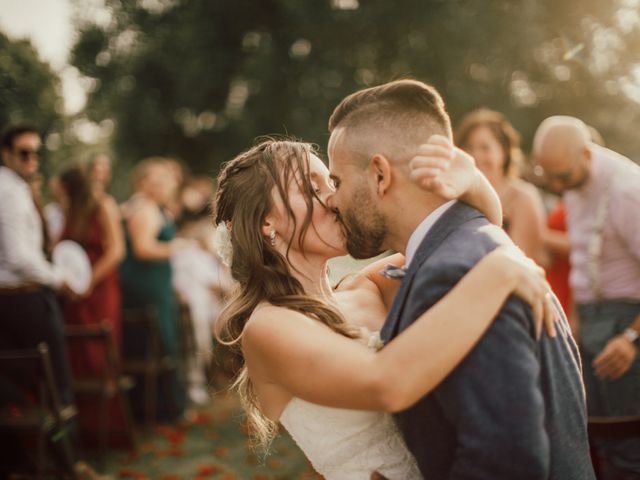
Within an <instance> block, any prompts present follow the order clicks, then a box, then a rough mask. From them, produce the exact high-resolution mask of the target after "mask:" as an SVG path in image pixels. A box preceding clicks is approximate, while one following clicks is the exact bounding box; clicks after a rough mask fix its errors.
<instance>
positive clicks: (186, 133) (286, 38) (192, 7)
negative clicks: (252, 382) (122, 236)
mask: <svg viewBox="0 0 640 480" xmlns="http://www.w3.org/2000/svg"><path fill="white" fill-rule="evenodd" d="M638 3H639V2H638V0H612V1H609V2H601V1H597V0H539V1H537V2H531V1H527V0H485V1H483V2H469V1H465V0H405V1H403V2H381V1H378V2H362V3H360V2H359V0H309V1H305V2H301V1H296V0H263V1H260V2H253V1H250V0H236V1H231V0H217V1H210V0H138V1H130V0H105V4H106V7H107V8H108V10H109V11H110V21H108V22H101V23H95V22H93V20H92V19H91V18H90V17H86V16H85V17H82V16H81V15H80V16H79V20H78V29H79V34H78V40H77V42H76V44H75V46H74V48H73V50H72V52H71V58H70V62H71V64H72V65H74V66H75V67H77V68H78V69H79V70H80V71H81V72H82V74H83V75H85V76H86V77H88V79H89V80H88V83H89V85H90V88H89V97H88V103H87V106H86V110H85V112H83V114H82V115H84V116H86V117H87V118H88V120H90V121H91V122H95V123H96V124H98V125H100V128H102V129H103V130H106V131H109V132H113V133H112V136H111V147H112V148H113V151H114V154H115V156H116V158H117V160H118V162H119V165H120V166H121V168H122V166H129V165H131V164H132V163H135V162H136V161H139V160H140V159H142V158H144V157H145V156H149V155H156V154H163V155H170V156H174V157H176V158H178V159H181V160H182V161H184V162H185V163H186V164H187V165H189V166H190V168H191V170H192V171H193V172H194V173H203V174H215V173H216V172H217V169H218V166H219V165H220V163H221V162H223V161H225V160H228V159H230V158H232V157H233V156H234V155H235V154H237V153H238V152H240V151H241V150H243V149H245V148H247V147H248V146H250V145H251V144H252V143H253V142H254V139H255V138H256V137H258V136H260V135H265V134H289V135H293V136H296V137H299V138H302V139H304V140H307V141H311V142H315V143H317V144H318V145H319V146H320V147H321V148H325V147H326V141H327V138H328V135H327V130H326V122H327V119H328V116H329V114H330V112H331V111H332V109H333V107H334V106H335V105H336V104H337V103H338V102H339V101H340V99H341V98H342V97H344V96H345V95H347V94H349V93H351V92H353V91H355V90H357V89H359V88H362V87H365V86H368V85H374V84H378V83H381V82H385V81H388V80H391V79H394V78H400V77H406V76H411V77H414V78H418V79H421V80H424V81H426V82H429V83H432V84H433V85H435V86H436V88H438V90H439V91H440V92H441V93H442V94H443V96H444V98H445V101H446V103H447V105H448V109H449V111H450V113H451V115H452V117H453V119H454V122H455V120H456V119H459V118H460V117H461V116H462V115H463V114H464V113H466V112H468V111H469V110H471V109H473V108H476V107H480V106H487V107H490V108H493V109H496V110H499V111H502V112H504V113H505V114H506V115H507V116H508V117H509V118H510V119H511V120H512V121H513V123H514V124H515V126H516V127H517V128H518V129H519V130H520V131H521V133H522V134H523V136H524V139H525V147H528V145H529V142H530V140H531V136H532V134H533V132H534V129H535V127H536V126H537V124H538V123H539V122H540V121H541V120H542V119H543V118H545V117H546V116H548V115H552V114H570V115H575V116H578V117H580V118H582V119H584V120H585V121H586V122H588V123H590V124H592V125H593V126H595V127H596V128H598V129H599V130H600V131H601V133H602V134H603V136H604V138H605V140H606V141H607V143H608V144H609V145H611V146H612V147H613V148H614V149H617V150H619V151H621V152H622V153H625V154H627V155H629V156H631V157H632V158H635V159H637V158H638V154H640V138H639V137H638V136H637V135H635V125H637V122H638V120H639V115H640V108H639V107H640V62H639V58H638V57H639V55H640V26H639V25H640V20H639V16H638V11H639V5H638ZM78 5H79V3H78Z"/></svg>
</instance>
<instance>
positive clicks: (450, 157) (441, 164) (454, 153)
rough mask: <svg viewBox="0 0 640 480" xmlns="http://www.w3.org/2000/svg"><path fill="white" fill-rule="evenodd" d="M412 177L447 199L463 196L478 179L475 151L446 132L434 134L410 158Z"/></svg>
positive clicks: (422, 185)
mask: <svg viewBox="0 0 640 480" xmlns="http://www.w3.org/2000/svg"><path fill="white" fill-rule="evenodd" d="M409 169H410V178H411V180H413V181H414V182H415V183H416V184H418V185H419V186H420V187H421V188H423V189H425V190H428V191H430V192H432V193H434V194H435V195H439V196H441V197H443V198H445V199H447V200H453V199H457V198H460V197H461V196H462V195H464V194H465V193H466V192H467V191H468V190H469V189H470V188H472V187H473V186H474V184H475V182H476V175H477V174H478V173H477V169H476V167H475V160H474V159H473V157H472V156H471V155H469V154H468V153H466V152H465V151H463V150H460V149H459V148H457V147H456V146H455V145H453V144H452V143H451V141H450V140H449V139H448V138H447V137H445V136H443V135H432V136H431V137H430V138H429V141H428V142H427V143H424V144H422V145H420V147H418V151H417V152H416V154H415V156H414V157H413V158H412V159H411V161H410V162H409Z"/></svg>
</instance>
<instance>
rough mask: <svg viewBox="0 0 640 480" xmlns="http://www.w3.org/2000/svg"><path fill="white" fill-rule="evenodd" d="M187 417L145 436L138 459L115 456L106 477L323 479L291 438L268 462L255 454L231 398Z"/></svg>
mask: <svg viewBox="0 0 640 480" xmlns="http://www.w3.org/2000/svg"><path fill="white" fill-rule="evenodd" d="M187 417H188V418H187V420H184V421H182V422H181V423H179V424H173V425H167V426H158V427H156V428H155V429H154V431H153V432H151V433H149V434H146V435H141V436H140V437H141V438H140V440H139V442H138V451H137V452H136V453H134V454H131V453H128V452H123V451H114V452H112V453H110V455H109V456H108V458H107V460H106V462H105V468H104V469H103V471H104V473H106V474H108V475H110V476H112V477H113V478H114V479H118V478H130V479H136V480H143V479H148V480H195V479H198V480H204V479H209V478H211V479H224V480H235V479H238V480H276V479H287V480H289V479H291V480H295V479H301V480H302V479H318V478H320V477H319V476H317V474H315V473H314V472H313V470H312V469H311V467H310V466H309V464H308V463H307V461H306V459H305V458H304V455H303V454H302V452H301V451H300V449H299V448H298V447H297V446H296V445H295V444H294V443H293V441H292V440H291V439H290V438H289V437H288V436H287V435H286V433H283V434H281V435H280V436H279V437H278V438H277V439H276V440H275V442H274V443H273V445H272V447H271V449H270V453H269V455H267V456H266V458H257V457H256V456H255V455H254V454H253V453H251V451H250V449H249V447H248V443H247V435H246V433H244V432H243V429H242V428H241V426H240V419H241V413H240V407H239V405H238V401H237V399H236V397H235V396H233V395H232V394H230V393H227V392H222V393H218V394H216V395H215V396H214V398H213V401H212V402H211V405H210V406H208V407H206V408H201V409H197V410H193V411H192V412H190V414H189V415H188V416H187Z"/></svg>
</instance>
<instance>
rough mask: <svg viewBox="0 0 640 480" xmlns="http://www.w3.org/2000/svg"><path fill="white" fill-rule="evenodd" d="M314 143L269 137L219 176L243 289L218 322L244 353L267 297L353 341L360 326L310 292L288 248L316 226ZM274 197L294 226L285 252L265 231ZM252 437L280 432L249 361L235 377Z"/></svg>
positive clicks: (234, 270) (219, 212) (264, 440)
mask: <svg viewBox="0 0 640 480" xmlns="http://www.w3.org/2000/svg"><path fill="white" fill-rule="evenodd" d="M312 153H315V152H314V149H313V147H312V146H311V145H310V144H307V143H302V142H295V141H288V140H273V139H269V140H265V141H263V142H261V143H260V144H258V145H256V146H255V147H253V148H251V149H250V150H248V151H246V152H244V153H241V154H240V155H238V156H237V157H236V158H234V159H233V160H231V161H229V162H227V163H226V164H225V165H224V167H223V169H222V171H221V172H220V174H219V176H218V190H217V193H216V197H215V200H214V205H213V210H214V220H215V223H216V225H218V224H220V223H221V222H224V223H226V224H227V225H228V226H229V228H230V230H231V244H232V245H233V256H232V261H231V274H232V276H233V278H234V279H235V280H236V282H237V284H238V285H237V288H236V291H235V293H234V294H233V296H232V298H231V300H230V301H229V303H228V304H227V306H226V307H225V308H224V309H223V310H222V312H221V313H220V316H219V318H218V320H217V322H216V331H215V333H216V337H217V339H218V341H220V342H221V343H223V344H225V345H228V346H230V347H231V348H233V350H234V351H235V352H236V353H237V354H238V355H239V356H240V358H242V351H241V348H240V339H241V337H242V331H243V329H244V326H245V324H246V322H247V320H248V319H249V317H250V315H251V313H252V312H253V310H254V309H255V308H256V306H258V304H259V303H261V302H268V303H270V304H272V305H276V306H281V307H285V308H289V309H291V310H295V311H297V312H300V313H303V314H305V315H307V316H309V317H312V318H314V319H316V320H318V321H320V322H322V323H324V324H326V325H327V326H329V327H330V328H331V329H332V330H334V331H335V332H337V333H339V334H341V335H345V336H347V337H350V338H355V337H356V336H357V330H356V329H354V328H353V327H352V326H349V325H348V324H347V323H346V322H345V321H344V318H343V317H342V315H341V314H340V313H339V312H338V311H337V310H336V309H335V308H333V307H331V306H330V305H328V304H327V303H325V302H323V301H321V300H319V299H317V298H314V297H312V296H310V295H307V294H306V293H305V291H304V289H303V287H302V284H301V283H300V282H299V281H298V280H297V279H296V278H294V277H293V276H292V275H291V271H290V268H291V267H290V265H289V262H288V253H289V250H290V248H291V246H292V245H293V244H294V242H297V243H298V246H299V248H300V249H301V250H302V245H303V241H304V238H305V235H306V232H307V230H308V228H309V227H310V226H311V218H312V215H313V200H314V198H317V196H316V193H315V192H314V188H313V185H312V184H311V181H310V179H309V160H310V155H311V154H312ZM291 181H296V182H298V184H299V187H300V188H301V190H302V191H303V192H304V196H305V202H306V204H307V213H306V216H305V218H304V220H303V222H302V224H301V225H297V224H296V218H295V216H294V213H293V210H292V209H291V206H290V204H289V195H288V191H289V183H290V182H291ZM272 195H279V196H280V197H281V199H282V202H283V203H284V205H285V208H286V210H287V213H288V215H289V218H290V219H291V221H292V222H293V225H294V232H296V233H294V235H293V236H292V238H291V239H290V240H289V243H288V246H287V250H286V255H285V256H283V255H281V254H280V253H278V252H277V251H276V249H275V248H274V247H273V246H272V245H271V244H270V242H269V239H268V238H265V236H264V235H263V232H262V225H263V221H264V219H265V217H266V216H267V215H268V214H269V213H270V211H271V209H272V208H273V198H272ZM234 387H236V388H237V390H238V392H239V394H240V399H241V401H242V404H243V407H244V409H245V411H246V414H247V423H248V426H249V430H250V432H251V434H252V437H253V439H254V440H255V441H256V443H257V444H258V445H260V446H262V447H264V448H266V447H267V446H268V444H269V443H270V441H271V440H272V439H273V438H274V437H275V435H276V433H277V423H276V422H273V421H272V420H270V419H268V418H267V417H266V416H265V415H263V414H262V412H261V410H260V406H259V404H258V399H257V396H256V392H255V390H254V388H253V385H252V382H251V378H250V376H249V373H248V371H247V367H246V366H244V365H242V367H241V368H240V372H239V374H238V376H237V377H236V380H235V382H234Z"/></svg>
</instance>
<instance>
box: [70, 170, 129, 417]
mask: <svg viewBox="0 0 640 480" xmlns="http://www.w3.org/2000/svg"><path fill="white" fill-rule="evenodd" d="M60 185H61V187H62V192H63V197H64V199H63V200H64V202H63V203H64V205H63V207H64V209H65V218H66V223H65V227H64V230H63V233H62V237H61V240H73V241H74V242H77V243H79V244H80V245H81V246H82V248H83V249H84V251H85V252H86V254H87V256H88V257H89V261H90V263H91V267H92V277H91V283H90V285H89V288H88V290H87V291H86V292H85V293H84V294H82V295H78V296H77V297H76V298H74V299H73V300H67V301H65V303H64V305H63V308H64V318H65V323H66V324H67V325H83V326H96V327H97V326H98V325H101V324H102V325H104V324H105V323H106V324H108V325H109V326H110V328H111V332H112V336H113V340H114V343H115V345H116V353H117V354H118V352H119V350H120V344H121V325H120V281H119V278H118V264H119V263H120V261H121V260H122V258H123V255H124V238H123V235H122V227H121V225H120V219H119V214H118V211H117V209H116V210H115V212H114V209H113V207H112V205H111V203H110V202H109V201H108V198H100V199H97V198H96V197H95V195H94V193H93V192H92V189H91V184H90V182H89V180H88V178H87V177H86V175H85V172H84V171H83V170H82V169H81V168H79V167H71V168H69V169H67V170H65V171H64V172H63V173H62V174H61V175H60ZM114 217H115V218H114ZM68 347H69V348H68V351H69V356H70V361H71V368H72V371H73V374H74V376H75V377H76V378H100V376H101V375H102V373H103V372H104V368H105V362H106V358H107V357H106V352H105V350H104V346H103V345H101V344H99V343H98V342H91V341H72V342H70V344H69V345H68ZM85 403H87V402H85ZM83 406H84V407H85V408H82V407H83ZM112 407H113V408H112V415H111V417H112V418H111V419H112V422H113V423H116V425H117V424H121V423H122V422H121V419H120V418H118V417H120V414H119V412H117V413H116V411H115V410H114V408H115V405H114V406H112ZM80 413H81V422H82V423H83V424H84V425H86V426H87V427H88V428H93V427H95V425H96V423H95V422H97V415H96V414H97V408H92V405H84V403H81V404H80ZM83 416H84V418H82V417H83ZM113 423H112V426H113Z"/></svg>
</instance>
